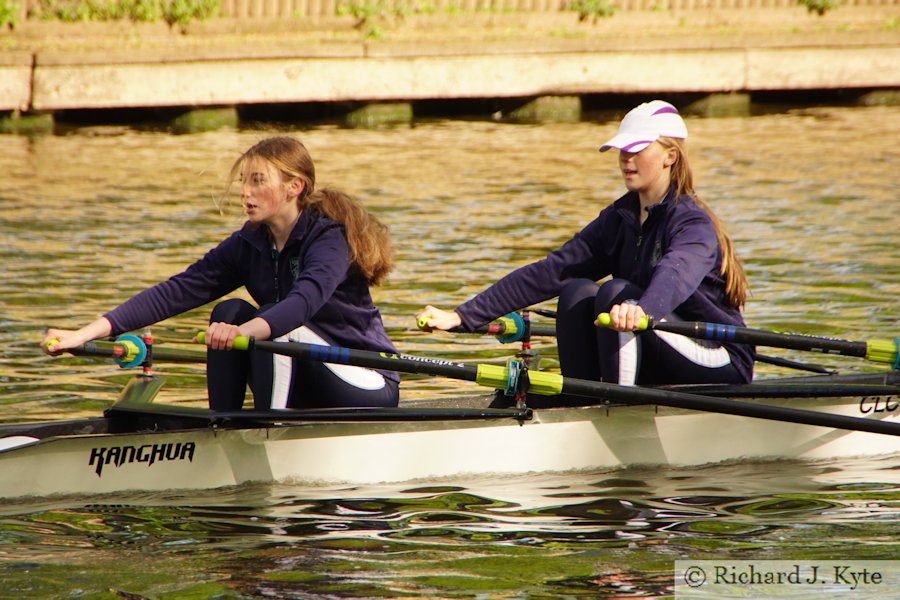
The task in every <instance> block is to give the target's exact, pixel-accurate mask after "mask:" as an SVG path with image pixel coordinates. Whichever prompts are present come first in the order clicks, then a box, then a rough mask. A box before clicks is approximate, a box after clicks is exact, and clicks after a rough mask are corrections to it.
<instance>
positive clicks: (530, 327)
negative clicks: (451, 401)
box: [418, 308, 834, 374]
mask: <svg viewBox="0 0 900 600" xmlns="http://www.w3.org/2000/svg"><path fill="white" fill-rule="evenodd" d="M528 312H536V313H538V314H542V315H543V316H546V317H551V318H556V313H555V312H554V311H549V310H541V309H534V308H530V309H528ZM604 314H606V313H604ZM418 325H419V329H421V330H423V331H430V330H431V329H430V328H429V327H427V326H426V325H425V321H424V320H422V321H419V323H418ZM450 331H451V332H454V333H457V332H458V331H459V330H458V329H451V330H450ZM473 333H478V334H488V335H494V336H496V337H497V339H498V340H499V341H500V342H502V343H504V344H506V343H509V342H517V341H519V340H520V339H522V338H523V337H525V335H528V336H540V337H556V326H555V325H549V326H548V325H536V324H534V323H533V322H531V321H528V322H527V323H526V321H525V320H524V319H523V318H522V317H521V315H519V314H518V313H510V314H508V315H506V316H504V317H500V318H499V319H497V320H495V321H491V322H490V323H488V324H487V325H485V326H484V327H479V328H477V329H476V330H475V331H473ZM756 361H757V362H761V363H767V364H770V365H775V366H778V367H785V368H788V369H796V370H798V371H809V372H810V373H822V374H834V371H833V370H830V369H826V368H825V367H823V366H820V365H811V364H809V363H803V362H799V361H796V360H790V359H787V358H781V357H776V356H767V355H765V354H757V355H756Z"/></svg>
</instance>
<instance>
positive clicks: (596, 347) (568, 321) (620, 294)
mask: <svg viewBox="0 0 900 600" xmlns="http://www.w3.org/2000/svg"><path fill="white" fill-rule="evenodd" d="M642 293H643V290H642V289H641V288H640V287H638V286H636V285H634V284H632V283H630V282H628V281H625V280H624V279H611V280H609V281H607V282H605V283H604V284H603V285H599V286H598V285H597V284H596V283H595V282H594V281H591V280H588V279H574V280H572V281H570V282H568V283H567V284H566V285H565V287H563V290H562V292H561V293H560V295H559V305H558V310H557V321H556V338H557V342H558V344H559V362H560V367H561V369H562V374H563V376H564V377H574V378H578V379H590V380H594V381H606V382H609V383H632V382H629V381H621V382H620V378H621V374H622V373H623V371H624V370H625V369H623V366H624V365H623V362H622V361H625V360H626V358H627V360H628V361H631V362H634V364H633V365H631V364H629V365H627V366H626V368H627V369H630V368H632V367H633V369H634V370H635V374H636V377H635V381H634V382H633V383H638V384H651V385H652V384H676V383H742V382H743V380H742V379H741V376H740V373H739V372H738V370H737V369H736V368H735V366H734V364H733V363H732V362H730V360H728V358H729V357H727V356H726V355H725V354H724V353H723V352H724V351H723V349H721V348H719V347H718V345H716V344H711V343H709V342H701V341H697V340H692V339H689V338H685V337H684V336H673V335H672V334H669V335H666V336H665V337H663V336H660V335H657V333H656V332H655V331H649V332H644V333H637V334H635V335H633V342H634V344H633V346H632V347H630V348H629V352H630V353H631V355H630V356H628V357H625V358H623V356H624V355H625V354H626V353H625V351H624V350H623V343H625V342H626V341H632V334H624V333H620V332H618V331H615V330H612V329H607V328H604V327H596V326H595V325H594V324H593V322H594V319H596V317H597V315H598V314H599V313H602V312H609V309H610V308H612V307H613V306H615V305H616V304H621V303H622V302H624V301H625V300H628V299H638V298H640V297H641V294H642ZM673 318H677V317H674V316H673V315H670V316H669V317H668V319H669V320H672V319H673ZM679 349H680V350H681V351H679ZM635 350H636V352H635ZM713 355H715V357H716V359H717V361H718V362H716V361H713V360H711V358H710V357H712V356H713ZM722 357H724V361H723V360H722ZM620 359H622V361H620ZM632 359H633V360H632ZM722 362H727V364H722Z"/></svg>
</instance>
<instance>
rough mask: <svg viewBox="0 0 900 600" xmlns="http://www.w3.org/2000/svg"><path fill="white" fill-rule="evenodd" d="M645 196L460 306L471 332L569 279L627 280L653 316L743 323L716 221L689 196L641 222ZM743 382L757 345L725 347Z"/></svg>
mask: <svg viewBox="0 0 900 600" xmlns="http://www.w3.org/2000/svg"><path fill="white" fill-rule="evenodd" d="M639 210H640V200H639V198H638V195H637V194H636V193H634V192H629V193H627V194H625V195H624V196H622V197H621V198H619V199H618V200H616V201H615V202H614V203H613V204H611V205H609V206H607V207H606V208H604V209H603V210H602V211H601V212H600V214H599V215H598V216H597V218H596V219H594V220H593V221H592V222H590V223H589V224H588V225H587V226H586V227H585V228H584V229H582V230H581V231H580V232H578V233H577V234H575V236H574V237H573V238H572V239H570V240H569V241H568V242H566V243H565V244H564V245H563V246H562V247H561V248H559V249H557V250H554V251H553V252H551V253H550V254H549V255H548V256H547V257H546V258H544V259H542V260H539V261H537V262H535V263H532V264H530V265H526V266H524V267H521V268H519V269H516V270H515V271H513V272H512V273H510V274H508V275H506V276H505V277H503V278H502V279H500V280H499V281H497V282H496V283H495V284H494V285H492V286H491V287H489V288H488V289H486V290H485V291H483V292H482V293H480V294H478V295H477V296H475V297H474V298H472V299H471V300H469V301H467V302H465V303H464V304H462V305H460V306H459V307H458V308H457V309H456V310H457V313H459V315H460V317H461V318H462V323H463V324H462V327H463V329H465V330H467V331H472V330H474V329H475V328H477V327H480V326H482V325H484V324H486V323H488V322H489V321H491V320H493V319H496V318H497V317H500V316H502V315H505V314H507V313H509V312H512V311H514V310H519V309H521V308H524V307H527V306H530V305H532V304H535V303H538V302H543V301H545V300H549V299H550V298H554V297H556V296H558V295H559V293H560V291H561V290H562V287H563V284H564V283H565V282H566V281H567V280H569V279H575V278H586V279H591V280H594V281H599V280H600V279H603V278H604V277H606V276H609V275H611V276H612V277H616V278H620V279H625V280H627V281H630V282H632V283H634V284H635V285H638V286H640V287H641V288H643V289H644V294H643V295H642V296H641V297H640V298H638V299H637V300H638V304H639V305H640V306H641V308H643V309H644V312H646V313H647V314H648V315H650V316H651V317H653V318H654V319H661V318H663V317H666V316H667V315H669V314H671V313H676V314H677V315H678V316H679V317H680V318H681V319H683V320H687V321H709V322H714V323H724V324H728V325H739V326H743V325H744V321H743V318H742V317H741V313H740V310H738V309H736V308H734V307H732V306H730V305H729V304H728V301H727V299H726V297H725V281H724V279H723V278H722V276H721V274H720V269H721V264H722V253H721V250H720V248H719V242H718V239H717V238H716V232H715V229H714V227H713V224H712V221H711V220H710V217H709V215H707V214H706V212H705V211H704V210H703V209H702V208H700V207H699V206H697V204H696V203H695V202H694V201H693V199H691V198H690V197H689V196H679V197H677V198H676V197H675V194H674V190H670V192H669V194H668V195H667V196H666V198H665V199H664V200H663V201H662V202H660V203H659V204H656V205H654V206H651V207H649V208H648V209H647V210H648V215H647V219H646V221H645V222H644V224H643V226H642V225H641V223H640V221H639V220H638V211H639ZM724 345H725V347H726V349H727V350H728V352H729V354H730V355H731V357H732V362H734V364H735V365H736V366H737V368H738V369H739V370H740V372H741V373H742V375H743V376H744V378H745V379H746V381H750V379H751V378H752V376H753V363H754V360H755V348H754V347H753V346H748V345H744V344H732V343H726V344H724Z"/></svg>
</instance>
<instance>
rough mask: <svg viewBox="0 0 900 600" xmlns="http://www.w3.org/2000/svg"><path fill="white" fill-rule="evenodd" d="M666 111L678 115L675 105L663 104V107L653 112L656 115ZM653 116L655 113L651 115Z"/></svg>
mask: <svg viewBox="0 0 900 600" xmlns="http://www.w3.org/2000/svg"><path fill="white" fill-rule="evenodd" d="M665 113H673V114H676V115H677V114H678V110H677V109H676V108H675V107H674V106H663V107H662V108H661V109H659V110H657V111H655V112H654V113H653V114H654V115H662V114H665ZM651 116H653V115H651Z"/></svg>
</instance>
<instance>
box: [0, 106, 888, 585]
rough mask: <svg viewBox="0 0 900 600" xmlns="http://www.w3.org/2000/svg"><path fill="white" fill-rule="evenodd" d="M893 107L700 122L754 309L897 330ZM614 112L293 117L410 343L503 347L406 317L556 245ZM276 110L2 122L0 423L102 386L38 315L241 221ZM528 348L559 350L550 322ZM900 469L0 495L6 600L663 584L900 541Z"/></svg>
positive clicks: (589, 209)
mask: <svg viewBox="0 0 900 600" xmlns="http://www.w3.org/2000/svg"><path fill="white" fill-rule="evenodd" d="M898 125H900V109H898V108H890V107H880V108H874V107H873V108H817V109H804V110H794V111H790V112H787V113H784V114H767V115H759V116H754V117H734V118H719V119H698V118H693V119H690V120H689V122H688V127H689V129H690V131H691V139H690V147H691V153H692V157H693V162H694V167H695V171H696V178H697V184H698V189H699V191H700V192H701V194H702V195H703V196H704V197H705V198H706V199H707V201H709V202H710V203H711V204H712V205H713V206H714V207H715V209H716V210H717V212H718V213H719V214H720V216H721V217H722V218H723V220H724V221H725V222H726V223H727V225H728V227H729V230H730V232H731V233H732V236H733V237H734V238H735V241H736V244H737V246H738V249H739V252H740V253H741V255H742V257H743V259H744V261H745V263H746V266H747V271H748V274H749V276H750V279H751V284H752V286H753V296H752V298H751V299H750V302H749V303H748V306H747V311H746V312H747V319H748V322H749V323H750V324H751V325H753V326H757V327H764V328H773V329H781V330H790V331H796V332H802V333H812V334H818V335H826V336H834V337H842V338H849V339H868V338H873V337H892V336H895V335H897V334H898V332H897V331H896V329H897V323H898V322H900V311H898V304H897V301H896V298H897V297H898V295H900V284H898V282H900V243H898V237H897V234H896V232H897V230H898V224H900V209H898V208H897V202H896V200H897V198H896V190H897V189H898V187H900V185H898V184H900V180H898V175H897V168H896V167H897V164H898V159H900V151H898V150H897V148H896V147H895V146H893V145H891V144H889V143H884V142H883V140H884V139H885V138H884V132H886V131H896V130H897V129H898ZM614 129H615V123H612V122H580V123H554V124H543V125H523V124H504V123H493V122H429V123H415V124H414V125H413V126H402V127H394V128H384V129H377V130H361V129H356V130H348V129H341V128H337V127H331V126H319V127H315V128H312V129H308V130H302V131H294V130H290V132H291V133H295V134H297V135H299V136H300V137H302V139H303V140H304V141H305V142H306V143H307V145H308V146H309V147H310V149H311V151H312V153H313V156H314V158H316V160H317V169H318V179H319V182H320V183H321V184H332V185H338V186H340V187H343V188H345V189H347V190H349V191H352V192H354V193H356V194H358V195H359V196H360V197H361V198H362V199H363V200H364V201H365V202H366V204H367V205H368V206H369V207H371V208H372V209H373V210H375V211H376V212H377V213H378V214H379V215H380V216H381V218H382V219H383V220H384V221H385V222H386V223H387V224H388V225H389V226H390V228H391V231H392V234H393V237H394V241H395V245H396V248H397V254H398V256H397V259H398V260H397V269H396V271H395V272H394V273H393V274H392V276H391V277H390V279H389V280H388V282H387V284H386V285H385V286H383V287H382V288H378V289H377V290H375V296H376V301H377V302H378V303H379V305H380V306H381V307H382V312H383V315H384V318H385V322H386V324H387V326H388V329H389V331H390V334H391V336H392V337H393V338H394V339H395V341H396V342H397V345H398V347H399V348H400V349H401V351H403V352H408V353H421V354H429V355H437V356H447V357H453V358H459V359H463V360H476V359H477V360H481V361H484V360H495V361H503V360H505V358H506V357H508V356H509V355H511V354H512V353H514V352H515V350H516V348H512V347H509V346H503V345H500V344H498V343H497V342H496V341H495V340H493V339H492V338H481V337H466V336H461V335H449V334H423V333H420V332H418V331H415V330H414V327H413V326H414V323H413V319H412V316H413V314H414V312H415V310H416V309H417V308H419V307H420V306H422V305H423V304H425V303H427V302H431V303H436V304H439V305H443V306H448V307H450V306H454V305H456V304H457V303H459V302H461V301H463V300H464V299H466V298H467V297H469V296H470V295H472V294H474V293H476V292H477V291H479V290H480V289H482V288H483V287H484V286H485V285H486V284H487V283H489V282H491V281H493V280H495V279H497V278H498V277H499V276H501V275H503V274H504V273H506V272H507V271H508V270H509V269H511V268H512V267H514V266H518V265H521V264H525V263H527V262H529V261H532V260H535V259H536V258H539V257H541V256H543V255H544V254H545V253H546V252H547V251H549V250H550V249H552V248H554V247H556V246H557V245H559V244H560V243H561V242H563V241H564V240H566V239H567V238H568V237H569V236H570V235H571V234H572V233H573V232H574V231H576V230H577V229H579V228H580V227H581V226H582V225H584V224H586V223H587V222H588V221H589V220H590V219H592V218H593V216H594V215H595V214H596V213H597V212H598V211H599V210H600V209H601V208H602V207H603V206H605V205H606V204H608V203H609V202H610V201H611V200H613V199H614V198H615V197H617V196H618V195H619V193H620V191H621V182H620V180H619V177H618V175H617V173H616V160H615V157H614V156H612V155H610V154H599V153H598V152H597V146H598V145H599V143H600V142H601V141H602V140H604V139H606V138H607V137H608V136H609V135H610V133H611V132H612V131H613V130H614ZM265 133H267V132H264V131H261V130H259V131H249V130H233V129H227V130H221V131H216V132H210V133H199V134H188V135H179V136H175V135H170V134H166V133H161V132H152V131H150V132H138V131H132V130H129V129H127V128H120V127H92V128H84V129H80V130H76V131H75V132H73V133H72V134H71V135H65V136H38V137H33V138H29V137H17V136H3V146H4V151H3V152H2V153H0V182H2V185H0V206H2V208H3V212H2V218H0V239H2V240H3V244H2V245H0V265H2V267H0V290H2V291H0V398H2V403H3V405H4V406H5V410H3V411H0V422H11V421H17V420H32V419H42V418H57V417H61V416H72V415H88V414H90V415H93V414H97V413H98V412H99V411H100V410H102V409H103V408H105V407H106V406H108V405H109V403H110V402H112V401H113V400H114V399H115V397H116V394H117V392H118V390H119V389H120V387H121V385H122V383H123V382H124V381H125V379H126V378H127V377H129V376H130V374H129V373H127V372H124V371H121V370H119V369H118V368H117V367H115V366H112V365H109V364H105V363H103V362H97V361H94V360H88V359H78V358H59V359H49V358H46V357H43V356H42V355H40V354H39V353H38V351H37V347H36V344H37V341H38V340H39V339H40V336H41V332H42V331H43V328H45V327H47V326H49V325H55V326H75V325H78V324H81V323H84V322H87V321H89V320H92V319H93V318H95V317H96V315H98V314H101V313H102V312H103V311H105V310H107V309H109V308H110V307H112V306H113V305H114V304H116V303H118V302H119V301H120V300H124V299H125V298H127V297H128V296H130V295H131V294H133V293H135V292H136V291H138V290H140V289H143V288H144V287H145V286H147V285H149V284H151V283H154V282H156V281H158V280H160V279H162V278H164V277H167V276H169V275H171V274H173V273H175V272H176V271H177V270H179V269H180V268H181V267H183V266H184V265H185V264H187V263H188V262H189V261H191V260H193V259H195V258H197V257H199V256H200V255H201V254H202V253H203V252H204V251H205V250H206V249H207V248H209V247H210V246H211V245H212V244H214V243H216V242H217V241H218V240H220V239H221V238H223V237H224V236H225V235H226V234H227V233H229V232H230V231H232V230H233V229H235V228H236V227H238V226H239V224H240V221H241V218H240V211H238V210H234V207H233V206H232V207H231V209H230V210H226V212H225V214H224V215H222V214H220V213H219V211H218V209H217V204H218V201H219V200H220V195H221V193H222V190H223V186H224V177H225V174H226V172H227V169H228V167H229V166H230V163H231V161H232V160H233V158H234V157H236V156H237V155H238V153H239V152H241V151H242V150H244V149H245V148H246V147H248V146H249V145H250V144H252V143H253V142H255V141H256V140H257V139H259V138H260V137H261V136H262V135H264V134H265ZM547 306H548V307H550V308H552V307H553V303H552V302H551V303H548V304H547ZM207 313H208V310H207V309H198V310H196V311H192V312H191V313H190V314H188V315H184V316H182V317H179V318H177V319H172V320H170V321H169V322H166V323H163V324H160V325H159V326H157V327H155V328H154V330H153V333H154V336H155V338H156V339H157V341H159V342H162V343H176V342H180V343H187V342H188V341H189V339H190V338H191V336H192V334H193V332H194V331H196V330H197V329H199V328H201V327H202V326H203V324H204V322H205V320H206V316H207ZM535 346H536V348H537V349H538V350H539V351H541V352H542V353H543V354H544V355H545V356H548V357H549V358H551V359H552V358H553V355H554V350H555V349H554V345H553V341H552V340H550V339H541V340H537V341H536V342H535ZM770 353H771V354H778V355H782V356H788V357H790V358H794V359H797V360H807V361H811V362H817V363H821V364H826V365H828V366H830V367H833V368H838V369H840V370H842V371H854V370H863V369H872V368H874V367H873V365H871V364H866V363H864V362H863V361H858V360H856V359H849V358H841V357H831V356H819V355H812V356H810V355H808V354H807V355H804V354H799V353H791V352H789V351H779V350H772V351H771V352H770ZM543 364H548V365H552V364H553V361H552V360H549V361H547V362H546V363H543ZM159 368H160V370H162V371H164V372H165V373H166V375H167V376H168V379H169V382H170V384H169V386H168V387H167V388H166V390H165V391H164V393H163V399H164V400H165V401H169V402H185V403H188V402H191V403H193V402H202V397H203V390H204V381H203V376H204V372H203V368H202V365H180V366H172V365H160V366H159ZM783 372H784V371H783V370H782V369H777V368H775V367H771V366H766V365H761V366H760V367H759V369H758V374H759V376H760V377H769V376H773V375H777V374H782V373H783ZM403 388H404V391H403V397H404V398H409V399H412V398H418V397H424V396H439V397H450V396H454V395H456V394H458V393H460V391H464V392H474V391H476V389H475V387H474V384H460V383H456V382H450V381H446V380H441V379H435V378H424V377H409V378H406V379H405V380H404V384H403ZM896 465H897V457H892V458H891V459H886V460H884V461H880V462H874V463H873V462H869V461H867V462H865V463H863V464H860V463H859V462H853V461H848V462H846V463H825V464H821V463H816V464H808V463H791V462H785V463H771V464H735V465H720V466H711V467H707V468H699V469H692V470H663V469H655V470H625V471H615V472H609V473H589V474H574V475H565V476H564V475H559V476H552V477H551V476H542V477H539V476H535V477H527V478H515V479H501V480H498V481H494V480H491V481H488V480H486V481H459V482H452V481H451V482H446V481H441V482H421V483H419V484H410V485H407V486H386V487H380V486H367V487H365V488H354V489H343V488H315V487H313V488H310V487H308V486H302V485H283V486H276V487H263V488H258V487H245V488H238V489H233V490H225V491H218V492H210V493H208V494H202V495H200V496H193V495H182V494H172V495H149V496H145V495H134V496H127V497H124V498H122V497H117V498H114V499H105V500H104V499H102V498H101V499H90V503H89V504H87V503H86V502H87V500H85V499H68V500H63V499H57V500H47V501H41V502H35V503H30V504H0V515H5V516H0V573H2V579H3V581H4V586H3V588H4V589H3V590H0V596H3V597H17V598H24V597H28V598H46V597H62V596H65V597H72V596H76V597H77V596H79V595H84V596H90V595H91V594H106V593H107V592H108V590H118V591H119V592H122V593H123V594H124V593H125V592H128V593H138V594H143V595H147V596H149V597H166V596H165V594H167V593H172V594H174V595H176V596H178V597H184V596H186V595H189V594H193V596H194V597H204V598H207V597H220V598H236V597H371V596H378V597H383V596H389V597H396V596H401V595H404V594H412V595H422V596H430V597H444V598H451V597H471V596H473V595H477V594H480V595H481V596H482V597H485V598H510V597H517V598H519V597H528V596H532V597H562V596H569V597H578V596H584V597H597V596H608V597H614V596H615V597H628V596H644V597H654V596H661V595H665V594H667V593H668V594H671V588H672V576H671V569H672V562H673V561H674V560H677V559H680V558H687V557H693V558H715V557H732V558H735V559H737V558H747V557H754V558H759V557H763V558H797V559H799V558H804V557H805V558H814V557H823V556H824V557H833V556H834V552H835V550H834V548H836V547H839V548H840V552H841V554H842V555H845V556H847V557H852V558H859V559H864V558H868V559H876V558H893V557H895V556H897V555H898V550H900V548H898V545H897V542H896V540H897V539H898V533H900V531H898V526H897V524H896V523H897V522H898V516H900V495H898V476H897V473H898V471H897V468H896ZM97 597H99V596H97ZM104 597H106V596H104Z"/></svg>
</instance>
